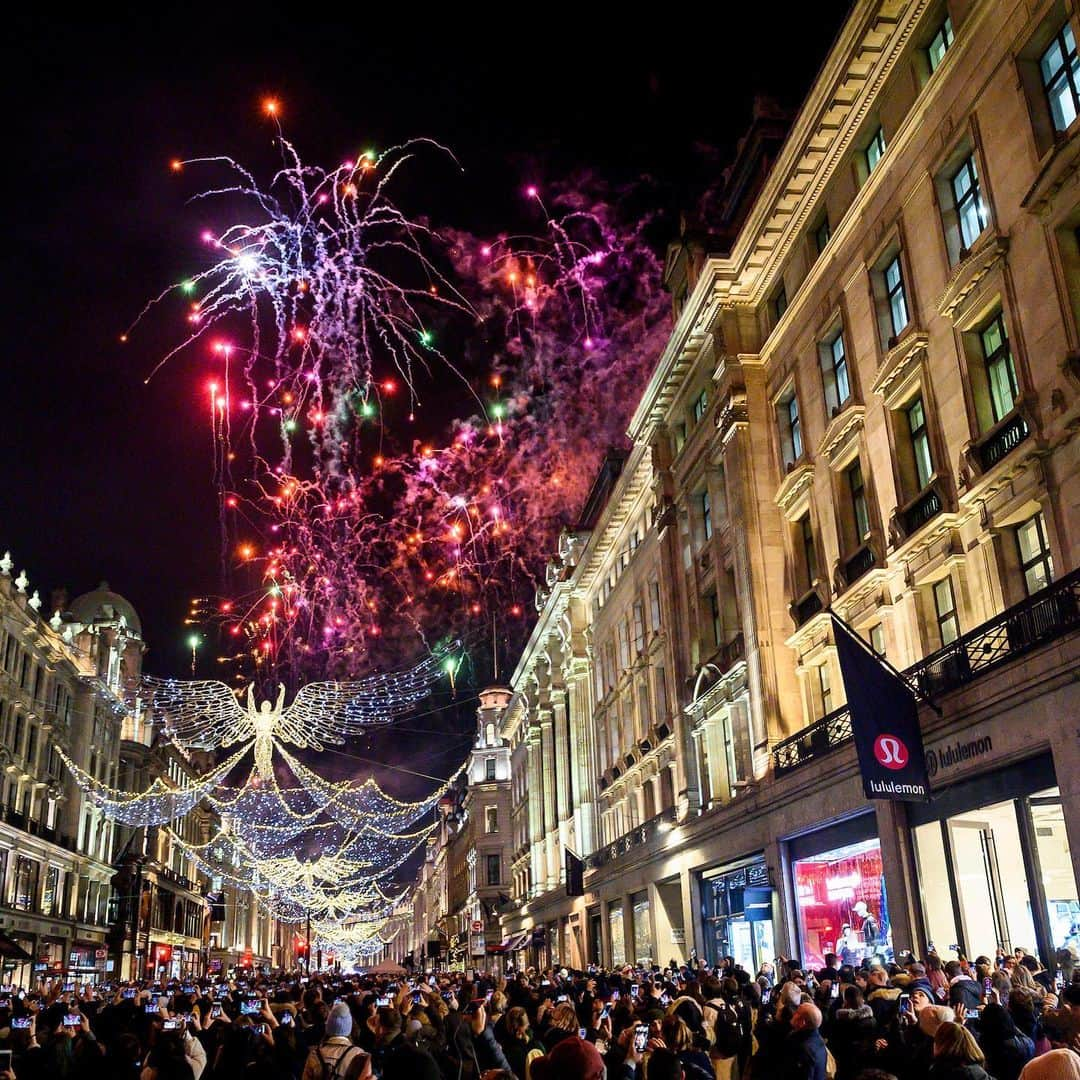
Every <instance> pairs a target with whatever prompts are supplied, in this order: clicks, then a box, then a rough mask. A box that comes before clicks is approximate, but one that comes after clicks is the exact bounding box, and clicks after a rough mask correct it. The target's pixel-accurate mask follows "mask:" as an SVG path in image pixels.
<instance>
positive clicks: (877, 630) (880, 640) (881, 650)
mask: <svg viewBox="0 0 1080 1080" xmlns="http://www.w3.org/2000/svg"><path fill="white" fill-rule="evenodd" d="M870 648H871V649H873V650H874V652H876V653H877V654H878V656H884V655H885V627H884V626H883V625H882V624H881V623H874V625H873V626H871V627H870Z"/></svg>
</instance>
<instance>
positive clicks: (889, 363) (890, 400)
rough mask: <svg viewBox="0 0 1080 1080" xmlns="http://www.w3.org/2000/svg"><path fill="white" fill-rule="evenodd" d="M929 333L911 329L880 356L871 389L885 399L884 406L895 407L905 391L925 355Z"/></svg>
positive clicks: (928, 342) (928, 343)
mask: <svg viewBox="0 0 1080 1080" xmlns="http://www.w3.org/2000/svg"><path fill="white" fill-rule="evenodd" d="M929 345H930V335H929V334H927V333H926V331H925V330H912V331H911V333H909V334H905V335H904V337H903V338H901V340H900V341H899V342H898V343H897V344H896V346H895V347H893V348H892V349H890V350H889V351H888V352H887V353H886V354H885V355H884V357H883V358H882V361H881V367H880V368H878V373H877V375H876V376H875V378H874V383H873V386H872V387H871V390H873V392H874V393H875V394H879V395H880V396H881V397H883V398H884V399H885V408H887V409H896V408H899V406H900V399H901V398H902V397H903V396H904V394H905V393H906V392H907V388H908V384H909V382H910V380H911V376H912V374H913V373H914V372H915V371H917V370H918V368H919V366H920V364H922V362H923V360H924V358H925V357H926V352H927V349H928V347H929Z"/></svg>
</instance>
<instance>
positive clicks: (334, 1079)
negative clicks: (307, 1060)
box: [315, 1046, 362, 1080]
mask: <svg viewBox="0 0 1080 1080" xmlns="http://www.w3.org/2000/svg"><path fill="white" fill-rule="evenodd" d="M354 1050H355V1051H356V1054H354V1053H353V1051H354ZM361 1053H362V1052H361V1050H360V1047H359V1046H346V1047H345V1050H344V1051H343V1052H342V1053H341V1054H340V1055H339V1056H338V1057H337V1058H336V1059H335V1060H334V1061H332V1062H331V1061H327V1060H326V1058H324V1057H323V1053H322V1047H321V1046H317V1047H316V1048H315V1054H316V1056H317V1057H318V1059H319V1064H320V1065H321V1066H322V1080H347V1077H348V1075H349V1072H350V1070H351V1069H352V1067H353V1066H354V1065H355V1064H357V1062H358V1061H359V1057H358V1055H360V1054H361ZM343 1063H344V1066H345V1071H344V1072H342V1064H343Z"/></svg>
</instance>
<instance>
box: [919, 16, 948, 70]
mask: <svg viewBox="0 0 1080 1080" xmlns="http://www.w3.org/2000/svg"><path fill="white" fill-rule="evenodd" d="M952 43H953V30H952V19H951V18H950V17H949V16H948V15H946V16H945V21H944V22H943V23H942V24H941V25H940V26H939V27H938V29H937V33H936V34H934V36H933V37H932V38H931V39H930V44H929V45H927V47H926V60H927V63H929V65H930V73H931V74H933V73H934V72H935V71H937V69H938V68H939V67H940V66H941V61H942V60H944V59H945V54H946V53H947V52H948V51H949V46H950V45H951V44H952Z"/></svg>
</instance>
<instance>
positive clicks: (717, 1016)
mask: <svg viewBox="0 0 1080 1080" xmlns="http://www.w3.org/2000/svg"><path fill="white" fill-rule="evenodd" d="M701 1026H702V1029H703V1030H704V1032H705V1035H706V1036H707V1037H708V1040H709V1045H710V1046H711V1047H713V1048H714V1049H715V1050H716V1052H717V1053H718V1054H719V1055H720V1056H721V1057H725V1058H729V1057H735V1055H736V1054H738V1052H739V1048H740V1046H741V1044H742V1030H741V1027H740V1024H739V1014H738V1013H737V1012H736V1011H735V1009H734V1008H732V1006H731V1005H729V1004H728V1003H727V1002H726V1001H707V1002H705V1007H704V1008H703V1009H702V1011H701Z"/></svg>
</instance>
